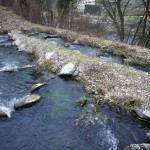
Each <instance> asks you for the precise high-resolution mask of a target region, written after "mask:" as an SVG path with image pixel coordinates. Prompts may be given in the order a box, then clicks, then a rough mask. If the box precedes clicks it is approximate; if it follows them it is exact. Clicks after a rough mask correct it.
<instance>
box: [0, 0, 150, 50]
mask: <svg viewBox="0 0 150 150" xmlns="http://www.w3.org/2000/svg"><path fill="white" fill-rule="evenodd" d="M81 1H83V0H11V1H10V0H0V4H1V5H3V6H7V7H9V8H11V9H13V10H14V12H15V13H17V14H19V15H21V16H23V17H24V18H26V19H27V20H29V21H31V22H34V23H38V24H43V25H47V26H52V27H59V28H65V29H70V30H75V31H80V32H86V33H88V34H91V33H92V34H95V35H96V36H104V37H109V36H111V38H113V39H114V38H115V39H120V41H122V42H125V43H129V44H132V45H133V44H134V45H140V46H143V47H148V48H150V40H149V39H150V31H149V28H150V1H149V0H137V1H136V2H135V1H134V0H96V1H95V2H96V6H95V7H94V6H91V7H90V5H88V9H89V11H87V10H86V12H85V13H86V14H88V13H89V14H90V13H91V10H92V9H93V8H96V10H97V11H95V14H93V13H92V14H91V15H83V13H84V11H81V10H80V9H79V8H78V7H79V6H80V2H81ZM92 12H93V11H92ZM94 15H95V16H94ZM115 34H117V36H116V37H114V35H115ZM109 38H110V37H109Z"/></svg>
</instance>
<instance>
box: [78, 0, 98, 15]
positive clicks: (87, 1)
mask: <svg viewBox="0 0 150 150" xmlns="http://www.w3.org/2000/svg"><path fill="white" fill-rule="evenodd" d="M85 5H95V0H81V1H80V2H79V4H78V7H77V9H78V11H79V12H84V9H85Z"/></svg>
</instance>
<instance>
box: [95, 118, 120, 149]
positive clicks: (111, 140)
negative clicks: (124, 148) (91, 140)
mask: <svg viewBox="0 0 150 150" xmlns="http://www.w3.org/2000/svg"><path fill="white" fill-rule="evenodd" d="M98 124H99V125H100V127H101V129H100V131H99V132H98V133H97V137H100V140H99V143H100V144H103V145H107V146H108V147H109V148H108V150H117V148H118V143H119V140H118V139H117V138H116V137H115V135H114V134H113V133H112V131H111V130H110V128H109V127H108V126H106V124H105V123H104V122H102V121H98Z"/></svg>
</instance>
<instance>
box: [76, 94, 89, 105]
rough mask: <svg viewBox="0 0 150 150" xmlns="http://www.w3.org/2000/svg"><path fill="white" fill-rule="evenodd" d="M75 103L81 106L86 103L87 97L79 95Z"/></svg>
mask: <svg viewBox="0 0 150 150" xmlns="http://www.w3.org/2000/svg"><path fill="white" fill-rule="evenodd" d="M77 103H78V104H79V105H80V106H81V107H83V106H84V105H85V104H87V98H86V96H82V97H80V98H79V100H78V101H77Z"/></svg>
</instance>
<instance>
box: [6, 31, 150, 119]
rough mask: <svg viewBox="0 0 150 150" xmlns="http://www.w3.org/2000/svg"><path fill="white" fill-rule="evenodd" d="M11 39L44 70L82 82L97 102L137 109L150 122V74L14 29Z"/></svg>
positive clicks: (138, 114)
mask: <svg viewBox="0 0 150 150" xmlns="http://www.w3.org/2000/svg"><path fill="white" fill-rule="evenodd" d="M9 36H10V37H11V38H12V39H13V40H14V45H16V46H18V49H19V50H20V51H26V52H28V53H32V54H34V55H35V58H36V61H37V64H38V65H39V67H41V68H42V69H46V70H51V71H53V72H55V73H57V74H58V75H60V76H61V75H63V76H66V75H67V76H68V75H69V76H73V77H75V78H76V79H77V80H78V81H80V82H82V83H83V84H84V86H85V89H86V91H87V92H88V93H90V94H91V95H93V98H94V99H95V101H96V103H98V104H99V103H103V102H107V103H108V104H110V105H114V106H119V107H121V108H125V109H127V110H134V112H135V114H136V115H137V116H138V117H139V119H141V120H144V121H150V75H149V74H148V73H144V72H142V71H137V70H135V69H133V68H130V67H127V66H122V65H119V64H111V63H109V62H106V61H104V60H101V59H98V58H95V57H89V56H86V55H83V54H79V53H78V52H76V51H69V50H67V49H65V48H63V47H58V46H55V45H51V44H49V43H47V42H45V41H42V40H39V39H35V38H31V37H28V36H26V35H23V34H22V33H21V32H20V31H17V30H13V31H11V33H9Z"/></svg>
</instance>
